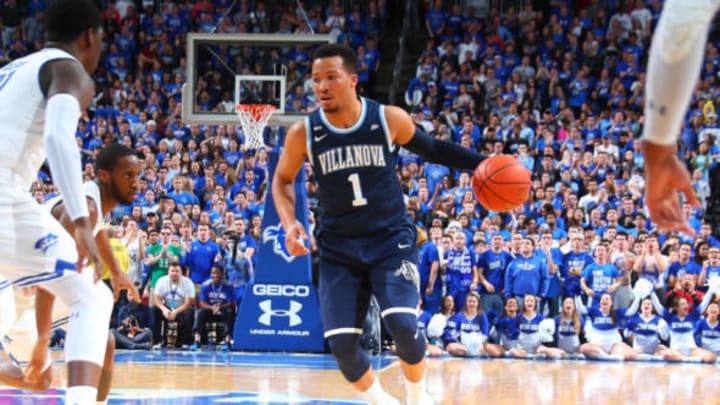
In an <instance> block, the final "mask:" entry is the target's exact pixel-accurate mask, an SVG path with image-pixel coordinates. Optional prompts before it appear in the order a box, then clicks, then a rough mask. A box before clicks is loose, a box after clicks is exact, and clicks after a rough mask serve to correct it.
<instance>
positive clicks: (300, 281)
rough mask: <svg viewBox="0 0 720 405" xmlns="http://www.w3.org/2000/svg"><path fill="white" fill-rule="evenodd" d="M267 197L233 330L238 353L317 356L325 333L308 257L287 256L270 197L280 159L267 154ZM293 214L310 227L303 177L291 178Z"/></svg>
mask: <svg viewBox="0 0 720 405" xmlns="http://www.w3.org/2000/svg"><path fill="white" fill-rule="evenodd" d="M269 158H270V161H269V166H268V169H269V173H268V174H269V176H270V179H268V195H267V198H266V202H265V214H264V216H263V223H262V230H263V231H262V243H261V244H260V246H259V252H258V258H257V268H256V269H255V282H254V284H253V285H251V286H249V287H248V288H247V289H246V290H245V295H244V296H243V299H242V302H241V303H240V310H239V311H238V316H237V320H236V322H235V330H234V333H233V335H234V348H235V349H237V350H271V351H302V352H321V351H323V350H324V345H323V329H322V324H321V321H320V310H319V305H318V298H317V293H316V291H315V287H314V286H313V285H312V269H311V263H310V255H305V256H299V257H295V256H291V255H290V254H289V253H288V251H287V249H286V248H285V232H284V230H283V228H282V224H281V223H280V218H279V217H278V214H277V210H276V209H275V203H274V201H273V198H272V193H271V192H270V190H272V188H271V187H272V186H271V181H272V175H273V173H274V172H275V167H276V166H277V160H278V154H277V153H276V152H272V153H270V156H269ZM295 196H296V199H295V212H296V215H297V219H298V221H300V222H301V223H302V224H304V225H305V229H306V230H307V229H309V228H308V217H307V196H306V190H305V172H304V170H302V171H301V172H300V173H299V174H298V176H297V178H296V179H295Z"/></svg>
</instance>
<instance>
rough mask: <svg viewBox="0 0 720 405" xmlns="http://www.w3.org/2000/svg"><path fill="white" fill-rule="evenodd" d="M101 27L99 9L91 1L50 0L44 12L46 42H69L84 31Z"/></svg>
mask: <svg viewBox="0 0 720 405" xmlns="http://www.w3.org/2000/svg"><path fill="white" fill-rule="evenodd" d="M101 26H102V18H101V16H100V9H98V7H97V5H96V4H95V2H94V1H93V0H51V1H50V2H49V4H48V7H47V10H46V11H45V31H46V32H47V40H48V41H55V42H70V41H73V40H74V39H76V38H77V37H78V36H79V35H80V34H82V33H83V32H84V31H86V30H88V29H91V28H95V29H98V28H100V27H101Z"/></svg>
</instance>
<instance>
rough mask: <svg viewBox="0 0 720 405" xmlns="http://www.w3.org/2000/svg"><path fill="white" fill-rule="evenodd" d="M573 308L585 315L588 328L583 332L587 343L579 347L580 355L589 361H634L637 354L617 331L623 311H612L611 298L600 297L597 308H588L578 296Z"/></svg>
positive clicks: (606, 294)
mask: <svg viewBox="0 0 720 405" xmlns="http://www.w3.org/2000/svg"><path fill="white" fill-rule="evenodd" d="M575 306H576V307H577V310H578V312H579V313H580V314H582V315H586V316H587V317H588V320H589V326H588V328H587V329H586V331H585V337H586V338H587V341H588V342H587V343H584V344H582V345H581V346H580V349H579V350H580V353H582V354H583V355H585V357H587V358H589V359H597V360H635V359H636V358H637V353H636V352H635V351H634V350H633V349H632V348H631V347H630V346H628V345H627V344H625V343H624V342H623V341H622V338H621V336H620V331H619V329H618V325H619V321H620V318H621V315H622V314H623V313H624V312H625V311H624V310H613V302H612V296H611V295H610V294H608V293H605V294H603V295H602V296H600V306H599V307H598V308H592V307H591V308H588V307H586V306H585V304H583V302H582V298H580V296H579V295H578V296H576V297H575Z"/></svg>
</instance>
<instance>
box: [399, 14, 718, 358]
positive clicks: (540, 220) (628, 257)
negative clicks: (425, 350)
mask: <svg viewBox="0 0 720 405" xmlns="http://www.w3.org/2000/svg"><path fill="white" fill-rule="evenodd" d="M517 4H521V6H520V7H519V8H515V7H512V6H511V7H506V8H505V9H504V10H503V11H502V12H501V11H500V10H499V9H495V8H491V9H489V13H488V15H486V16H485V17H484V18H478V17H477V16H476V15H475V14H474V11H473V10H472V9H468V10H463V9H462V8H461V6H460V4H459V3H455V2H443V1H439V0H438V1H432V2H430V4H429V5H428V7H427V9H426V10H425V11H424V16H423V17H424V18H423V27H424V28H425V31H426V36H427V41H426V45H425V47H424V49H423V51H422V54H421V55H420V57H419V59H418V60H417V69H416V76H415V77H414V78H413V79H412V80H411V81H410V83H409V85H408V87H407V89H406V92H405V103H406V105H407V107H408V108H409V109H410V110H411V114H412V116H413V117H414V120H415V122H416V125H417V126H419V127H420V128H422V129H423V130H425V131H426V132H428V133H430V134H431V135H433V136H435V137H437V138H440V139H445V140H451V141H454V142H457V143H460V144H461V145H463V146H465V147H467V148H471V149H474V150H477V151H479V152H481V153H483V154H486V155H488V156H492V155H496V154H511V155H514V156H516V157H517V159H518V160H519V161H520V162H521V163H522V164H523V165H525V167H526V168H527V169H528V170H529V171H530V172H531V173H532V190H531V195H530V198H529V199H528V201H527V202H526V203H525V204H523V205H522V206H521V207H518V208H517V209H515V210H513V211H512V212H510V213H506V214H504V213H496V212H488V211H487V210H486V209H484V208H483V207H482V206H480V205H479V204H478V203H477V202H476V200H475V198H474V195H473V192H472V187H471V183H470V174H468V173H461V172H455V171H451V170H449V169H447V168H445V167H442V166H438V165H434V164H429V163H425V162H422V161H421V160H420V159H418V158H417V157H416V156H413V155H411V154H405V155H401V161H400V163H399V174H398V176H399V179H400V181H401V183H402V184H403V186H404V189H405V191H406V193H407V196H408V207H409V211H410V213H411V215H412V216H413V217H414V218H415V220H416V225H417V229H418V241H419V244H421V246H422V258H421V264H420V277H421V293H422V294H423V296H424V307H423V309H424V310H425V311H427V312H428V313H430V314H433V313H436V312H437V311H439V310H440V311H447V308H448V307H452V308H455V309H456V312H457V314H456V315H455V316H452V315H448V314H445V315H444V318H445V319H446V320H448V323H447V328H446V330H445V331H444V332H443V331H441V330H438V329H437V328H435V331H434V336H433V337H434V338H438V339H440V341H439V343H438V345H439V346H440V347H444V348H445V349H446V350H448V351H450V352H451V353H452V352H455V353H457V354H460V355H462V354H467V352H468V348H467V347H466V346H467V344H466V345H465V346H460V347H458V346H456V345H455V343H457V342H459V341H460V340H461V337H460V336H461V332H462V333H470V332H479V333H480V334H481V335H483V336H486V337H487V336H488V333H489V331H493V330H494V331H496V332H499V335H500V337H498V340H497V341H495V342H494V343H499V344H502V346H504V347H502V348H503V349H505V350H509V351H510V352H512V350H513V349H517V346H513V345H512V344H510V345H509V346H508V345H507V344H506V343H507V341H508V340H505V341H503V336H504V337H505V338H508V337H507V336H505V335H503V333H502V332H501V330H502V329H503V328H507V323H503V321H502V320H503V319H505V318H506V317H507V314H509V313H511V314H512V316H511V318H512V319H513V321H512V322H511V323H512V324H513V325H515V326H516V327H519V328H520V332H519V333H520V336H521V337H520V340H521V341H523V338H525V339H526V340H527V339H528V336H530V335H532V333H536V332H537V331H538V330H539V327H538V324H539V323H540V320H539V319H537V318H536V315H538V314H536V313H534V312H533V311H531V310H529V309H528V308H529V307H535V306H536V305H537V307H538V313H539V316H541V317H542V316H543V315H544V316H549V317H555V316H569V317H570V318H572V313H573V312H574V313H575V314H577V311H580V310H585V312H584V314H586V315H587V317H581V318H582V319H587V322H588V324H591V325H593V324H594V326H596V329H595V332H597V330H598V328H597V326H598V324H597V322H595V321H596V318H597V317H596V316H594V315H593V312H592V311H593V308H598V307H601V308H602V307H603V303H604V301H605V300H606V299H607V300H608V301H609V302H611V309H612V310H614V311H620V312H618V317H617V319H616V318H613V320H612V321H611V322H608V323H610V324H613V325H615V328H616V333H615V335H616V337H617V336H619V335H618V333H617V328H620V329H623V328H626V327H627V329H628V330H630V333H629V335H628V336H630V335H632V332H633V330H632V328H637V323H635V322H629V323H628V325H630V326H627V325H626V324H625V322H626V321H627V319H625V318H626V317H625V316H622V315H625V310H626V309H627V308H628V307H631V306H632V305H633V301H634V298H635V296H636V295H637V294H633V292H632V290H631V288H632V286H634V285H635V284H636V281H637V280H638V279H645V280H648V281H649V282H650V283H651V284H652V287H653V289H654V294H655V295H656V296H657V298H658V306H656V307H655V309H656V311H657V314H658V315H659V316H661V317H663V316H665V315H667V316H671V315H668V314H681V313H683V309H682V308H687V307H689V308H691V310H697V311H700V310H699V309H698V308H700V307H702V311H704V310H705V307H706V305H700V304H701V300H702V298H703V295H702V293H703V292H704V291H707V290H708V288H710V286H711V285H712V281H711V279H713V278H714V277H717V276H718V275H720V267H717V265H718V264H720V262H718V258H717V256H716V255H717V254H718V253H717V252H718V247H719V246H720V240H718V239H717V238H716V235H713V225H714V224H713V222H712V221H713V218H712V215H708V214H709V213H710V212H709V211H710V210H708V207H709V206H711V205H712V203H713V201H712V200H711V187H710V183H711V175H710V173H711V170H713V169H714V168H715V167H716V165H717V158H718V154H719V153H720V149H718V145H717V142H718V139H717V133H718V132H717V131H718V126H717V113H716V110H715V103H716V102H717V101H718V99H717V97H718V93H717V90H718V77H717V64H718V62H720V59H719V58H718V53H717V45H716V43H715V42H714V41H710V42H709V43H708V45H707V52H706V58H705V63H704V64H703V71H702V74H701V76H700V78H699V79H700V81H699V82H698V85H697V89H696V91H695V93H694V96H693V100H692V102H691V105H690V108H689V110H688V113H687V116H686V120H685V125H684V127H683V129H682V133H681V134H680V137H679V142H678V153H679V154H680V156H681V157H683V158H684V160H685V161H686V162H687V165H688V169H689V170H690V172H691V173H692V178H693V187H694V189H695V192H696V193H697V195H698V197H699V198H700V201H702V206H701V207H691V206H689V205H688V204H684V205H683V207H682V209H683V210H684V212H685V214H686V215H687V217H688V218H690V224H691V225H692V227H693V228H694V230H695V231H696V235H686V234H677V233H667V232H664V231H662V230H659V229H657V228H656V227H655V226H654V224H653V223H652V222H651V221H650V219H649V218H648V216H647V210H646V208H645V206H644V201H643V200H644V179H643V165H644V158H643V155H642V153H641V141H640V136H641V133H642V128H643V105H644V102H645V99H644V97H645V94H644V86H645V77H646V72H645V67H646V64H647V57H648V50H649V46H650V42H651V38H652V33H653V29H654V27H655V25H656V24H657V20H658V17H659V15H660V11H661V7H662V2H660V1H643V0H637V1H632V2H620V3H619V2H613V1H596V2H592V4H591V5H588V6H586V7H583V8H574V7H573V2H571V1H562V0H560V1H550V2H549V5H550V7H549V10H545V12H543V11H540V10H539V9H537V8H535V6H534V5H533V4H534V2H530V1H527V2H517ZM709 252H712V253H709ZM443 294H445V295H443ZM476 294H477V296H476ZM708 295H711V296H712V297H711V298H713V299H715V298H717V297H716V294H715V293H714V291H710V292H708ZM574 297H579V298H580V301H575V300H574V299H573V298H574ZM606 297H607V298H606ZM564 298H565V299H569V302H568V303H567V307H568V308H566V303H565V301H561V300H562V299H564ZM640 298H642V297H638V299H640ZM466 302H467V303H468V304H470V303H471V302H472V308H471V312H472V314H468V312H467V310H466V309H464V308H463V307H464V305H465V304H466ZM639 304H640V303H639V302H638V303H637V305H639ZM585 305H587V308H586V307H585ZM648 305H649V301H648ZM662 305H665V306H667V308H668V311H667V313H665V312H663V311H665V310H664V307H662ZM508 306H509V307H508ZM526 306H528V308H526ZM648 308H651V307H648ZM526 309H527V311H526ZM565 309H568V311H569V313H568V314H567V315H563V313H564V310H565ZM635 310H637V308H636V309H635ZM702 311H700V312H698V314H697V315H698V316H697V317H696V318H693V319H692V322H693V325H694V326H695V322H697V327H698V328H700V329H698V330H697V340H698V343H697V345H698V346H700V345H701V344H703V347H705V346H704V344H705V341H704V340H703V339H704V338H705V337H706V336H707V334H703V333H704V332H703V330H702V328H701V327H700V325H701V324H703V325H704V324H705V323H704V322H706V321H705V320H704V319H703V318H702V316H701V315H702ZM691 312H692V311H691ZM450 313H451V311H450ZM478 313H480V314H483V317H485V316H487V317H488V318H489V319H490V320H489V321H488V322H487V325H485V326H483V325H484V322H481V321H478V322H472V321H470V320H471V319H472V318H473V317H474V316H475V314H478ZM684 313H687V311H685V312H684ZM517 314H521V315H520V316H518V315H517ZM582 314H583V313H581V315H582ZM613 314H614V312H613ZM632 314H634V312H633V311H629V312H628V314H627V318H628V319H629V318H631V315H632ZM523 315H524V317H523ZM606 315H607V313H606ZM613 316H615V315H613ZM679 316H680V319H685V318H684V316H685V315H679ZM429 319H430V318H429V317H428V316H426V317H425V322H428V321H429ZM533 319H536V321H535V322H534V323H533V322H531V321H529V320H533ZM540 319H542V318H540ZM667 319H669V318H667ZM713 319H715V318H713ZM555 324H556V325H557V326H558V328H560V327H561V322H560V320H559V319H558V318H556V322H555ZM601 324H602V322H601ZM668 324H669V325H670V330H671V334H670V335H671V336H673V335H672V333H673V332H674V329H673V328H674V325H675V323H673V322H671V321H668ZM540 329H541V328H540ZM571 329H572V328H571ZM577 329H578V331H576V332H572V331H571V332H570V334H571V335H578V336H581V337H582V339H587V341H588V342H591V343H597V342H592V338H595V339H596V340H597V338H598V335H602V334H592V333H587V334H586V335H587V336H583V335H582V333H580V332H579V329H580V328H579V327H578V328H577ZM600 329H602V327H600ZM591 330H592V328H591ZM710 334H712V333H710ZM557 336H558V334H556V338H555V339H554V341H555V343H556V344H557V343H558V342H557ZM515 338H516V339H517V334H515ZM665 338H667V336H665ZM508 339H509V340H510V341H512V340H513V339H511V338H508ZM491 340H492V339H491ZM600 340H602V339H600ZM680 340H681V339H680V338H679V337H674V336H673V337H671V338H670V345H671V346H672V345H673V343H676V344H679V341H680ZM690 340H692V338H691V339H690ZM583 341H585V340H583ZM629 342H632V340H629ZM465 343H466V342H465ZM538 344H539V341H538ZM597 344H598V345H599V346H602V343H597ZM475 346H476V349H477V347H478V345H477V344H476V345H475ZM521 346H522V345H521ZM531 346H532V345H531ZM571 346H572V345H571ZM480 347H481V349H480V351H481V352H485V353H486V354H488V355H491V356H492V355H494V354H497V352H498V350H497V349H498V348H497V347H494V346H493V345H491V344H490V343H486V344H485V346H480ZM572 347H573V349H572V350H573V351H576V350H579V349H578V346H577V345H574V346H572ZM611 348H612V349H611ZM524 349H526V351H525V352H524V354H527V352H528V351H530V353H535V352H537V353H546V354H547V351H542V350H537V349H538V347H537V346H534V347H532V348H531V349H530V348H527V347H525V348H524ZM595 349H597V347H593V349H588V346H586V347H585V349H583V350H579V351H580V352H582V353H583V354H587V355H590V356H596V357H599V353H604V354H605V355H616V356H619V357H621V358H626V359H630V358H634V357H632V356H633V355H631V354H629V353H631V352H625V349H624V348H621V347H620V346H617V347H615V348H613V346H612V344H611V345H610V346H608V347H604V348H603V350H600V351H596V350H595ZM710 350H711V351H714V352H715V353H717V352H718V351H717V348H714V347H713V348H710ZM475 352H476V353H477V350H475ZM688 353H689V351H686V352H683V354H684V355H689V354H688ZM511 354H515V355H517V352H514V353H511ZM521 354H522V353H521ZM649 354H653V353H652V351H651V352H650V353H649ZM548 355H552V353H551V354H548ZM706 355H707V353H700V352H697V353H694V354H692V356H696V357H698V358H702V359H703V361H714V357H713V356H707V357H706ZM678 356H680V355H678V354H677V353H675V354H674V357H673V356H670V355H667V356H665V358H666V359H677V358H678Z"/></svg>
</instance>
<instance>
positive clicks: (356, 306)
mask: <svg viewBox="0 0 720 405" xmlns="http://www.w3.org/2000/svg"><path fill="white" fill-rule="evenodd" d="M318 247H319V252H320V282H319V289H318V291H319V295H320V312H321V317H322V322H323V327H324V329H325V337H326V338H327V337H330V336H333V335H339V334H344V333H355V334H358V335H360V334H362V327H363V323H364V321H365V316H366V313H367V309H368V306H369V303H370V296H371V295H375V298H376V299H377V301H378V304H379V306H380V311H381V315H382V316H383V317H384V316H386V315H388V314H392V313H411V314H412V315H417V310H416V308H417V304H418V297H419V295H418V288H419V284H420V277H419V273H418V271H417V263H418V257H419V255H418V250H417V246H416V244H415V232H414V230H413V229H412V228H410V227H402V228H398V229H393V230H388V231H384V232H382V233H378V234H377V235H373V236H363V237H348V236H339V235H332V234H330V233H329V232H327V231H322V232H320V233H319V234H318Z"/></svg>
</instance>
